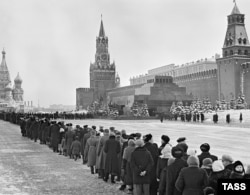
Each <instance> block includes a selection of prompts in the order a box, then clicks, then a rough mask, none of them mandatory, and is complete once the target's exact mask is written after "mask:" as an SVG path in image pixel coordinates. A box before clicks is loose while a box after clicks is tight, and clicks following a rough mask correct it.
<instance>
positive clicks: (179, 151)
mask: <svg viewBox="0 0 250 195" xmlns="http://www.w3.org/2000/svg"><path fill="white" fill-rule="evenodd" d="M171 153H172V156H173V157H175V158H181V157H182V156H183V150H182V149H181V148H179V147H177V146H174V147H173V148H172V150H171Z"/></svg>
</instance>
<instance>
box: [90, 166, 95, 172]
mask: <svg viewBox="0 0 250 195" xmlns="http://www.w3.org/2000/svg"><path fill="white" fill-rule="evenodd" d="M90 171H91V174H95V172H94V166H90Z"/></svg>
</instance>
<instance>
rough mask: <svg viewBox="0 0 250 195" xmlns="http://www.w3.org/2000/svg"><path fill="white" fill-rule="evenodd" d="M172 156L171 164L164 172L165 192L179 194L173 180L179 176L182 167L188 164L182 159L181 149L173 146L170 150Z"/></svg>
mask: <svg viewBox="0 0 250 195" xmlns="http://www.w3.org/2000/svg"><path fill="white" fill-rule="evenodd" d="M171 153H172V156H173V157H174V158H175V161H174V162H173V164H171V165H169V166H168V168H167V172H166V194H167V195H181V192H179V191H178V190H177V189H176V187H175V182H176V180H177V178H178V176H179V173H180V171H181V169H182V168H184V167H187V166H188V164H187V162H186V161H184V160H183V159H182V156H183V150H182V149H181V148H179V147H177V146H174V147H173V148H172V150H171Z"/></svg>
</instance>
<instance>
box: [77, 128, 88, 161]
mask: <svg viewBox="0 0 250 195" xmlns="http://www.w3.org/2000/svg"><path fill="white" fill-rule="evenodd" d="M87 132H88V125H84V126H83V128H80V137H79V139H80V142H81V155H82V159H83V160H84V147H83V137H84V135H85V134H86V133H87Z"/></svg>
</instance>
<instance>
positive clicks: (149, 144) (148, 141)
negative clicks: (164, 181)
mask: <svg viewBox="0 0 250 195" xmlns="http://www.w3.org/2000/svg"><path fill="white" fill-rule="evenodd" d="M143 140H144V143H145V144H144V147H145V148H146V149H147V150H148V151H149V152H150V154H151V156H152V158H153V161H154V164H153V166H152V169H151V171H150V179H151V182H150V195H157V189H158V182H157V179H156V167H157V161H158V157H159V150H158V146H157V144H156V143H153V136H152V135H151V134H147V135H145V136H144V137H143Z"/></svg>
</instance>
